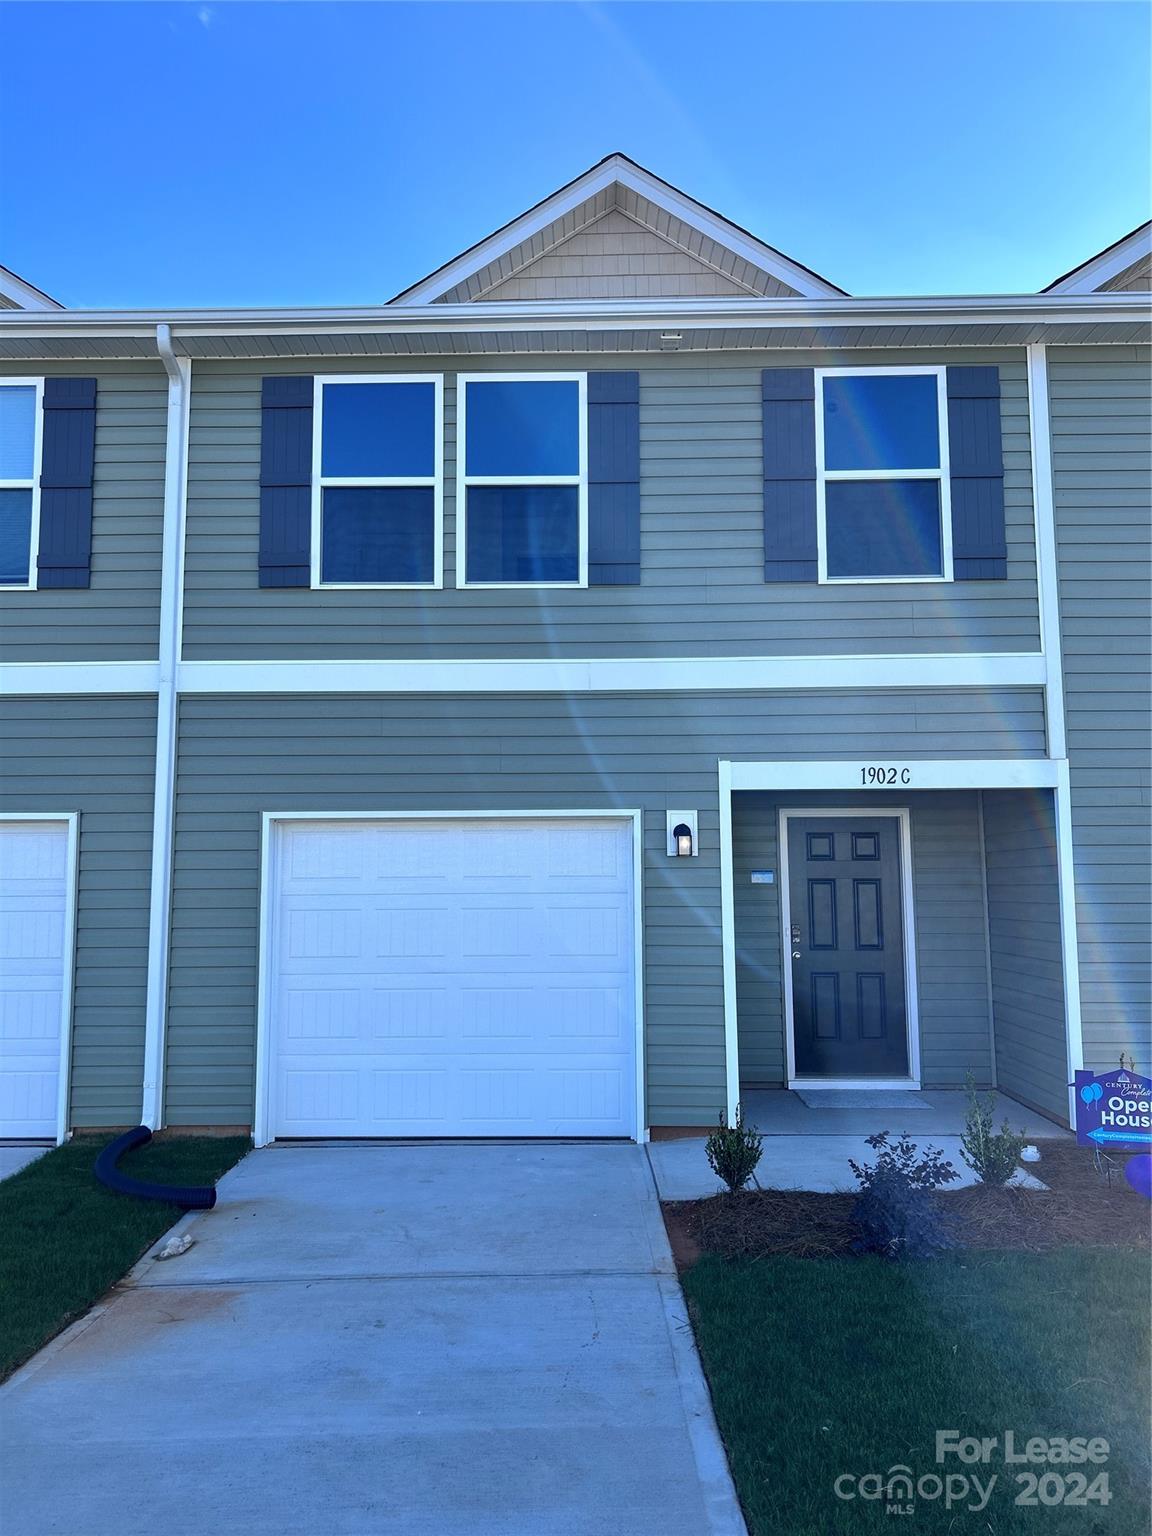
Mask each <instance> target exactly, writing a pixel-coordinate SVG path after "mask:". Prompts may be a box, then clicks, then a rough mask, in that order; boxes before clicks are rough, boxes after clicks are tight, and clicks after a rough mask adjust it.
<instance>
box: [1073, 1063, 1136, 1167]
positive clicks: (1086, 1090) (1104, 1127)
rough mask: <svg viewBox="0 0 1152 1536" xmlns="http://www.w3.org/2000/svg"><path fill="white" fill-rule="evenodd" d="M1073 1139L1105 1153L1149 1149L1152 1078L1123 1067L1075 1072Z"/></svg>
mask: <svg viewBox="0 0 1152 1536" xmlns="http://www.w3.org/2000/svg"><path fill="white" fill-rule="evenodd" d="M1076 1140H1077V1141H1078V1142H1079V1143H1080V1144H1081V1146H1085V1147H1103V1148H1105V1149H1106V1150H1108V1149H1112V1150H1116V1151H1121V1150H1123V1149H1125V1148H1128V1149H1129V1150H1131V1151H1133V1152H1147V1151H1149V1150H1150V1149H1152V1077H1141V1076H1140V1075H1139V1073H1136V1072H1130V1071H1128V1070H1127V1069H1126V1068H1124V1067H1117V1068H1116V1069H1114V1070H1113V1071H1111V1072H1101V1073H1099V1074H1096V1073H1094V1072H1077V1074H1076Z"/></svg>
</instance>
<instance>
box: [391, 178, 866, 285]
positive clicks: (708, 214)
mask: <svg viewBox="0 0 1152 1536" xmlns="http://www.w3.org/2000/svg"><path fill="white" fill-rule="evenodd" d="M622 221H623V222H622ZM629 235H631V236H633V238H634V241H635V242H636V243H638V246H639V248H638V249H636V250H629V249H624V248H622V247H623V246H627V245H628V237H629ZM598 241H599V242H600V243H601V245H604V243H605V242H607V247H608V248H610V249H612V250H613V251H614V252H615V254H616V255H617V256H618V257H620V258H621V259H620V260H617V261H615V262H613V261H612V260H610V259H609V260H608V261H605V260H604V259H603V256H604V251H603V250H602V251H600V252H599V253H597V252H596V251H595V250H592V251H589V250H588V249H587V247H588V245H589V243H591V245H592V246H593V247H595V245H596V243H597V242H598ZM581 242H583V244H582V243H581ZM597 255H599V256H600V258H601V259H600V260H599V263H598V264H597V261H596V259H595V258H596V256H597ZM585 258H590V259H589V260H588V261H585ZM582 263H584V265H585V268H586V271H587V270H591V269H592V268H596V269H597V270H598V271H599V272H600V273H601V274H602V275H603V274H604V273H605V272H607V276H608V278H609V280H611V281H612V286H613V287H614V288H615V289H616V290H617V291H616V292H613V293H606V292H605V285H604V283H603V282H601V283H599V284H592V283H591V282H587V281H586V282H585V284H584V287H585V289H586V290H588V291H586V292H584V293H578V292H576V291H574V289H573V283H572V281H571V279H573V278H579V277H580V276H581V273H580V270H579V268H580V266H581V264H582ZM613 267H614V268H615V269H616V270H614V271H613V270H610V269H612V268H613ZM574 268H575V270H573V269H574ZM561 278H563V279H565V280H564V281H563V282H561V281H560V280H561ZM677 278H680V279H683V282H682V283H680V284H677V283H676V281H675V280H676V279H677ZM662 279H664V280H662ZM521 282H523V284H524V286H523V287H521V286H520V284H521ZM593 286H595V288H596V291H595V292H592V291H590V290H591V288H592V287H593ZM576 287H577V289H578V288H579V287H580V284H579V282H577V284H576ZM549 288H551V289H552V291H551V292H547V291H541V290H542V289H544V290H546V289H549ZM674 289H675V291H676V292H677V293H678V295H679V296H681V297H696V296H700V297H705V296H709V297H721V296H723V297H740V296H746V297H748V298H781V297H783V298H838V297H842V296H843V294H844V290H843V289H842V288H837V287H836V286H835V285H834V284H832V283H830V282H828V281H827V279H826V278H823V277H820V276H819V275H818V274H817V273H815V272H813V271H812V270H811V269H810V268H808V267H805V266H803V265H802V264H801V263H800V262H797V261H793V260H792V258H791V257H788V256H785V255H783V253H782V252H780V251H777V250H775V249H774V248H773V247H772V246H770V245H765V244H764V242H763V241H762V240H758V239H757V238H756V236H755V235H752V234H750V233H749V232H748V231H747V230H746V229H741V227H740V226H739V225H738V224H733V223H732V222H731V220H729V219H725V218H724V217H723V216H722V215H721V214H718V213H716V212H715V211H714V210H713V209H711V208H707V207H705V205H704V204H703V203H698V202H697V201H696V200H695V199H694V198H691V197H689V196H688V195H687V194H686V193H684V192H681V191H680V190H679V189H678V188H676V187H673V186H671V185H670V184H669V183H668V182H666V181H662V180H661V179H660V177H659V176H654V175H653V174H652V172H651V171H647V170H645V169H644V167H643V166H641V165H637V164H636V162H635V161H634V160H630V159H629V158H628V156H627V155H622V154H612V155H608V156H606V157H605V158H604V159H603V160H601V161H599V162H598V163H597V164H596V165H594V166H592V167H591V168H590V169H589V170H587V171H585V172H584V173H583V175H581V176H577V177H576V178H575V180H574V181H570V182H568V183H567V185H566V186H563V187H561V188H560V189H559V191H557V192H554V193H552V195H551V196H550V197H546V198H545V199H544V200H543V201H542V202H539V203H537V204H536V205H535V206H534V207H532V208H529V209H528V211H527V212H526V213H522V214H521V215H520V216H519V218H516V219H513V220H512V221H511V222H510V223H508V224H505V225H503V226H502V227H501V228H500V229H498V230H496V231H495V232H494V233H493V234H491V235H489V236H487V238H486V239H484V240H481V241H479V242H478V243H477V244H476V245H473V246H470V247H469V249H468V250H466V251H464V252H462V253H461V254H460V255H459V256H457V257H455V258H454V259H453V260H452V261H449V262H446V263H445V264H444V265H443V266H442V267H438V268H437V269H436V271H435V272H432V273H429V275H428V276H427V277H425V278H422V279H421V280H420V281H419V282H418V283H414V284H413V285H412V286H411V287H409V288H405V289H404V290H403V292H402V293H399V294H397V295H396V297H395V298H394V299H393V300H392V301H391V302H392V303H393V304H404V305H407V304H434V303H465V302H469V301H475V300H488V299H496V298H500V299H508V298H524V297H527V296H533V297H536V298H549V297H556V298H574V297H589V298H604V297H621V298H638V297H639V298H643V297H669V296H671V294H672V292H673V290H674ZM561 290H562V291H561Z"/></svg>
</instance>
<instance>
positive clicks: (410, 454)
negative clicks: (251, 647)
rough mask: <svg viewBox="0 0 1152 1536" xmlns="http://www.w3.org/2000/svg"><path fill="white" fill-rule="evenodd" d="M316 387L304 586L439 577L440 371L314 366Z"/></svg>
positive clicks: (428, 581)
mask: <svg viewBox="0 0 1152 1536" xmlns="http://www.w3.org/2000/svg"><path fill="white" fill-rule="evenodd" d="M315 391H316V393H315V397H314V402H313V412H312V585H313V586H314V587H345V588H347V587H392V588H403V587H439V586H441V585H442V584H443V577H444V473H443V467H444V447H443V443H444V379H443V376H442V375H441V374H430V373H429V374H423V373H396V374H388V373H379V374H346V373H336V374H318V375H317V376H316V381H315Z"/></svg>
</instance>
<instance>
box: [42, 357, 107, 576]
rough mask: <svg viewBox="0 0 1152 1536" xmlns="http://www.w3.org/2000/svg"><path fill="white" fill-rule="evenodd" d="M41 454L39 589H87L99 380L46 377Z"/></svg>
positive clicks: (90, 547) (90, 571) (89, 564)
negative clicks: (97, 381)
mask: <svg viewBox="0 0 1152 1536" xmlns="http://www.w3.org/2000/svg"><path fill="white" fill-rule="evenodd" d="M42 426H43V438H42V445H41V452H40V547H39V549H38V550H37V551H36V571H37V575H36V582H37V585H38V586H40V587H86V586H88V584H89V582H90V580H91V573H92V465H93V461H94V459H95V452H96V380H95V379H45V380H44V420H43V423H42Z"/></svg>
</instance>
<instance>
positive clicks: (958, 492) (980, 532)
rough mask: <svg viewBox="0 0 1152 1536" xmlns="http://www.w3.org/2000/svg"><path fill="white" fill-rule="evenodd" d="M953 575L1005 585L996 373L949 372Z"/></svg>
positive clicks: (975, 370)
mask: <svg viewBox="0 0 1152 1536" xmlns="http://www.w3.org/2000/svg"><path fill="white" fill-rule="evenodd" d="M948 460H949V474H950V477H951V486H952V571H953V575H954V576H955V578H956V580H957V581H1004V580H1005V579H1006V577H1007V575H1008V546H1007V543H1006V541H1005V537H1004V453H1003V449H1002V446H1001V441H1000V370H999V369H998V368H949V369H948Z"/></svg>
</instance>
